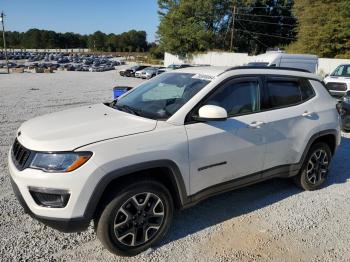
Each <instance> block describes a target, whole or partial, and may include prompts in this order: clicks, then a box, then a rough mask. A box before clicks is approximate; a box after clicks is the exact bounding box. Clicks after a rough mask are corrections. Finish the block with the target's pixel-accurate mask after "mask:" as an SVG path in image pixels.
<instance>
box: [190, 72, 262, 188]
mask: <svg viewBox="0 0 350 262" xmlns="http://www.w3.org/2000/svg"><path fill="white" fill-rule="evenodd" d="M260 91H261V81H260V79H259V78H258V77H244V78H239V79H237V78H236V79H232V80H229V81H227V82H225V83H224V84H222V85H221V86H220V87H218V88H217V89H216V90H215V91H214V92H213V94H212V95H210V96H209V98H207V99H205V101H203V102H202V103H201V106H203V105H217V106H221V107H223V108H225V109H226V111H227V113H228V116H229V118H228V119H227V120H226V121H209V122H204V123H203V122H194V123H188V124H186V131H187V136H188V141H189V157H190V190H191V194H195V193H197V192H199V191H201V190H203V189H206V188H208V187H211V186H214V185H218V184H221V183H224V182H227V181H231V180H234V179H237V178H240V177H243V176H247V175H250V174H254V173H257V172H260V171H261V169H262V168H263V163H264V153H265V143H264V136H263V133H264V132H263V130H264V123H265V119H264V113H260V112H259V111H260V93H261V92H260ZM196 111H197V112H198V108H196V109H195V110H194V112H193V114H196V113H197V112H196Z"/></svg>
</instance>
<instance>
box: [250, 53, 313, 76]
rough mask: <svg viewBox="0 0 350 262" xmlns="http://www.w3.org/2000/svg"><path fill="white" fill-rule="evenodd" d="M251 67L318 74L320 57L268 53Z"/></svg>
mask: <svg viewBox="0 0 350 262" xmlns="http://www.w3.org/2000/svg"><path fill="white" fill-rule="evenodd" d="M248 65H249V66H268V67H286V68H295V69H304V70H307V71H308V72H310V73H316V72H317V68H318V56H316V55H298V54H286V53H284V52H282V51H268V52H266V53H265V54H261V55H258V56H256V58H255V59H254V61H252V62H250V63H248Z"/></svg>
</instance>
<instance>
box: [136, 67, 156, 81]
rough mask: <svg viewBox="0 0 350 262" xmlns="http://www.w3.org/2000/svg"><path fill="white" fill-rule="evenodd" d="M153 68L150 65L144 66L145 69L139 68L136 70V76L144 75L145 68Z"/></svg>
mask: <svg viewBox="0 0 350 262" xmlns="http://www.w3.org/2000/svg"><path fill="white" fill-rule="evenodd" d="M151 68H153V67H151V66H149V67H146V68H143V69H141V70H137V71H136V72H135V77H137V78H141V77H142V74H143V73H144V72H145V70H147V69H151Z"/></svg>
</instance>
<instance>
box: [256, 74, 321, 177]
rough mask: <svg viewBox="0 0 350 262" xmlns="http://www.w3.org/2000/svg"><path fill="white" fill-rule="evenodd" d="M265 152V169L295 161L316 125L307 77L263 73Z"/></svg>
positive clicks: (316, 117) (313, 94) (314, 130)
mask: <svg viewBox="0 0 350 262" xmlns="http://www.w3.org/2000/svg"><path fill="white" fill-rule="evenodd" d="M264 87H265V90H264V92H265V93H266V96H265V97H266V100H265V101H264V102H263V104H262V110H264V111H265V114H266V117H265V118H266V125H265V129H264V131H265V135H264V137H265V139H266V155H265V162H264V170H267V169H270V168H273V167H280V166H283V165H287V164H295V163H298V162H299V161H300V158H301V155H302V153H303V152H304V149H305V146H306V144H307V143H308V141H309V139H310V138H311V135H312V134H314V133H316V131H317V129H318V125H319V123H318V122H319V121H318V118H319V116H318V114H317V113H316V112H314V107H313V101H314V97H315V95H316V94H315V92H314V90H313V88H312V86H311V84H310V83H309V81H308V80H306V79H302V78H298V77H281V76H277V77H266V78H265V85H264Z"/></svg>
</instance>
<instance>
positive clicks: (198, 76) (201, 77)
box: [192, 74, 214, 81]
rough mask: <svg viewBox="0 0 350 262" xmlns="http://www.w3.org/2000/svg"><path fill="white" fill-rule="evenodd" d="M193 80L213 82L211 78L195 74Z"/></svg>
mask: <svg viewBox="0 0 350 262" xmlns="http://www.w3.org/2000/svg"><path fill="white" fill-rule="evenodd" d="M192 78H193V79H200V80H207V81H211V80H213V78H214V77H213V76H208V75H202V74H196V75H194V76H192Z"/></svg>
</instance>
